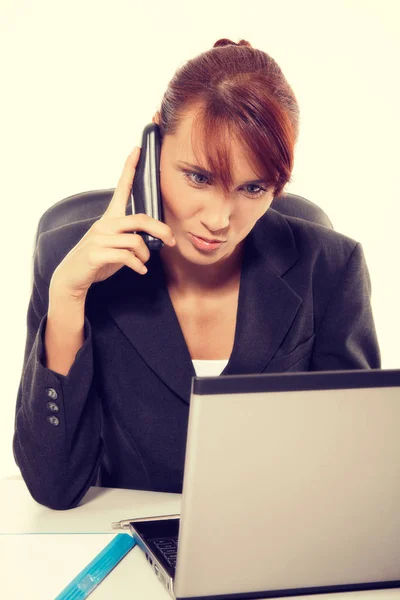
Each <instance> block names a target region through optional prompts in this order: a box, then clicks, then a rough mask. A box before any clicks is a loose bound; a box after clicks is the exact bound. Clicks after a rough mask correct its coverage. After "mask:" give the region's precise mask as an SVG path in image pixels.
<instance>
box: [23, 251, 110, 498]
mask: <svg viewBox="0 0 400 600" xmlns="http://www.w3.org/2000/svg"><path fill="white" fill-rule="evenodd" d="M41 252H43V250H41V249H40V243H39V245H38V249H37V252H36V254H35V258H34V277H33V290H32V294H31V298H30V301H29V306H28V314H27V338H26V345H25V355H24V361H23V368H22V376H21V380H20V383H19V388H18V396H17V406H16V417H15V431H14V438H13V451H14V457H15V461H16V463H17V465H18V466H19V468H20V470H21V474H22V476H23V478H24V480H25V483H26V485H27V487H28V489H29V491H30V493H31V495H32V496H33V498H34V499H35V500H36V501H37V502H39V503H40V504H44V505H45V506H48V507H50V508H53V509H67V508H72V507H74V506H76V505H77V504H78V503H79V501H80V500H81V499H82V497H83V496H84V495H85V493H86V491H87V490H88V488H89V486H90V485H93V484H94V483H95V480H96V476H97V470H98V467H99V464H100V461H101V455H102V441H101V436H100V434H101V413H100V398H99V396H98V394H97V392H96V389H95V380H94V377H93V348H92V331H91V325H90V322H89V320H88V318H87V316H85V325H84V327H85V341H84V344H83V346H82V347H81V348H80V349H79V351H78V352H77V354H76V356H75V360H74V363H73V364H72V365H71V368H70V370H69V372H68V374H67V375H66V376H64V375H61V374H59V373H56V372H55V371H52V370H51V369H48V368H47V367H46V366H45V363H44V357H43V355H44V352H43V351H44V332H45V328H46V322H47V309H48V295H49V283H48V282H47V281H46V280H45V279H44V278H43V276H42V275H41V273H40V268H39V265H40V262H41V261H40V256H41Z"/></svg>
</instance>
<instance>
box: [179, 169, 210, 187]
mask: <svg viewBox="0 0 400 600" xmlns="http://www.w3.org/2000/svg"><path fill="white" fill-rule="evenodd" d="M183 176H184V177H186V179H188V180H189V182H190V183H193V184H194V185H197V186H203V185H204V184H205V183H206V182H207V181H208V179H207V177H206V176H205V175H203V174H202V173H196V172H195V171H183ZM195 177H200V178H201V177H202V178H203V181H198V180H197V181H196V180H195V179H194V178H195Z"/></svg>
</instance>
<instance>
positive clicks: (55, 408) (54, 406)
mask: <svg viewBox="0 0 400 600" xmlns="http://www.w3.org/2000/svg"><path fill="white" fill-rule="evenodd" d="M47 408H48V409H49V410H51V412H58V411H59V410H60V409H59V408H58V405H57V404H56V403H55V402H48V403H47Z"/></svg>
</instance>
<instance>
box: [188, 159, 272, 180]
mask: <svg viewBox="0 0 400 600" xmlns="http://www.w3.org/2000/svg"><path fill="white" fill-rule="evenodd" d="M179 163H181V164H183V165H186V166H187V167H190V168H191V169H194V170H195V171H198V172H199V173H201V174H202V175H205V176H206V177H208V178H209V179H213V178H214V176H213V174H212V173H211V172H210V171H207V169H203V168H202V167H199V166H198V165H191V164H190V163H188V162H185V161H184V160H180V161H178V163H177V164H179ZM251 183H252V184H254V185H258V184H260V183H263V184H264V185H267V182H266V181H265V179H249V180H248V181H244V182H243V183H242V184H241V185H250V184H251Z"/></svg>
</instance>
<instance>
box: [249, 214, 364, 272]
mask: <svg viewBox="0 0 400 600" xmlns="http://www.w3.org/2000/svg"><path fill="white" fill-rule="evenodd" d="M256 227H257V232H256V239H257V245H258V248H259V249H260V250H261V252H262V253H264V256H265V257H266V259H267V260H268V255H270V256H273V257H274V253H275V254H276V255H279V256H284V257H285V258H286V259H287V257H290V258H291V260H287V264H291V265H293V264H295V263H297V264H298V265H302V266H303V267H305V265H306V264H307V265H308V266H309V267H311V268H312V267H314V268H318V267H319V268H326V269H328V271H332V270H337V269H338V268H339V269H340V268H341V267H343V266H345V265H346V264H347V262H348V261H349V259H350V257H351V256H352V255H353V254H354V255H358V254H362V248H361V245H360V244H359V242H357V241H356V240H354V239H353V238H351V237H349V236H347V235H344V234H342V233H339V232H337V231H334V230H333V229H330V228H329V227H325V226H324V225H319V224H318V223H313V222H311V221H306V220H304V219H300V218H297V217H290V216H287V215H282V214H281V213H279V212H277V211H276V210H273V209H269V210H268V211H267V212H266V213H265V215H264V216H263V217H262V218H261V219H260V220H259V221H258V223H257V226H256ZM271 240H272V241H271ZM275 260H277V258H276V257H275Z"/></svg>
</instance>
